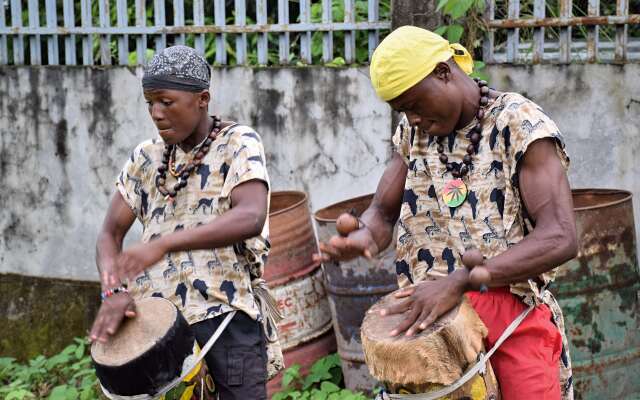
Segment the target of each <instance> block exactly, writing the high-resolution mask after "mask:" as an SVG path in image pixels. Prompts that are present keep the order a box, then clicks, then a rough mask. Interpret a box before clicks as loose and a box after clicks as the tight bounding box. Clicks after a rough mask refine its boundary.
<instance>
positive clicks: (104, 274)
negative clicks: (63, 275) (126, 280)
mask: <svg viewBox="0 0 640 400" xmlns="http://www.w3.org/2000/svg"><path fill="white" fill-rule="evenodd" d="M135 219H136V216H135V215H134V214H133V211H131V209H130V208H129V206H128V205H127V203H126V202H125V200H124V199H123V198H122V195H121V194H120V193H119V192H118V191H116V192H115V193H114V195H113V197H112V198H111V203H110V204H109V209H108V210H107V215H106V216H105V218H104V222H103V224H102V229H101V230H100V233H98V239H97V242H96V266H97V267H98V272H99V273H100V284H101V286H102V290H106V289H110V288H113V287H115V286H118V285H119V284H120V279H119V278H118V276H117V275H116V273H115V263H116V257H117V256H118V254H120V252H121V251H122V241H123V240H124V237H125V235H126V234H127V232H128V231H129V229H130V228H131V225H132V224H133V222H134V221H135Z"/></svg>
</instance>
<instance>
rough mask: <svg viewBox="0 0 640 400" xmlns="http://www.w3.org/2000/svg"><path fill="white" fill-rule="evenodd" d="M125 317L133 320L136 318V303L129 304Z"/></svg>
mask: <svg viewBox="0 0 640 400" xmlns="http://www.w3.org/2000/svg"><path fill="white" fill-rule="evenodd" d="M124 316H125V317H127V318H133V317H135V316H136V303H134V302H133V301H132V302H131V303H129V306H127V309H126V310H125V311H124Z"/></svg>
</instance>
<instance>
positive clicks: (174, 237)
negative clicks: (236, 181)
mask: <svg viewBox="0 0 640 400" xmlns="http://www.w3.org/2000/svg"><path fill="white" fill-rule="evenodd" d="M267 204H268V190H267V186H266V185H265V183H264V182H262V181H259V180H251V181H248V182H245V183H242V184H240V185H238V186H237V187H235V188H234V189H233V190H232V191H231V209H230V210H229V211H227V212H225V213H224V214H222V215H220V216H219V217H217V218H215V219H214V220H213V221H211V222H209V223H207V224H204V225H201V226H198V227H195V228H192V229H185V230H183V231H178V232H174V233H171V234H168V235H165V236H162V237H161V238H159V239H156V240H153V241H151V242H148V243H140V244H137V245H134V246H131V247H130V248H127V249H126V250H125V251H124V252H122V254H121V255H120V256H119V257H118V259H117V267H116V269H117V271H118V273H121V274H123V276H126V277H128V278H133V277H135V276H136V275H137V274H139V273H140V272H142V271H143V270H145V269H147V268H149V267H150V266H152V265H153V264H155V263H157V262H158V261H160V259H162V257H163V256H164V255H165V254H166V253H169V252H175V251H184V250H200V249H213V248H219V247H225V246H229V245H232V244H235V243H238V242H240V241H242V240H245V239H249V238H252V237H254V236H257V235H259V234H260V232H262V228H263V226H264V223H265V220H266V218H267Z"/></svg>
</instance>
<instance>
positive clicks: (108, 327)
mask: <svg viewBox="0 0 640 400" xmlns="http://www.w3.org/2000/svg"><path fill="white" fill-rule="evenodd" d="M135 316H136V306H135V303H134V301H133V298H132V297H131V295H129V293H116V294H114V295H113V296H111V297H108V298H106V299H105V300H104V302H102V305H101V306H100V310H98V316H97V317H96V320H95V321H94V322H93V326H92V327H91V332H90V333H89V340H90V341H91V342H94V341H98V342H102V343H104V342H106V341H107V340H109V337H110V336H112V335H114V334H115V333H116V332H117V331H118V328H119V327H120V324H121V323H122V319H123V318H124V317H128V318H133V317H135Z"/></svg>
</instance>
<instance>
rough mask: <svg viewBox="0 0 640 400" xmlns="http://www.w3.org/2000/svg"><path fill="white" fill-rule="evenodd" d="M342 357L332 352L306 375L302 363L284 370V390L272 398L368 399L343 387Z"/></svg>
mask: <svg viewBox="0 0 640 400" xmlns="http://www.w3.org/2000/svg"><path fill="white" fill-rule="evenodd" d="M341 383H342V369H341V368H340V358H339V357H338V355H337V354H331V355H329V356H326V357H324V358H321V359H320V360H318V361H316V362H315V364H313V366H311V370H310V371H309V374H308V375H307V376H306V377H302V376H300V365H297V364H294V365H293V366H291V367H289V368H287V369H286V370H285V371H284V374H283V377H282V391H281V392H278V393H276V394H274V395H273V398H272V400H367V397H366V396H365V395H364V394H362V393H360V392H358V393H354V392H352V391H350V390H348V389H343V388H341V387H340V386H339V385H341Z"/></svg>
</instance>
